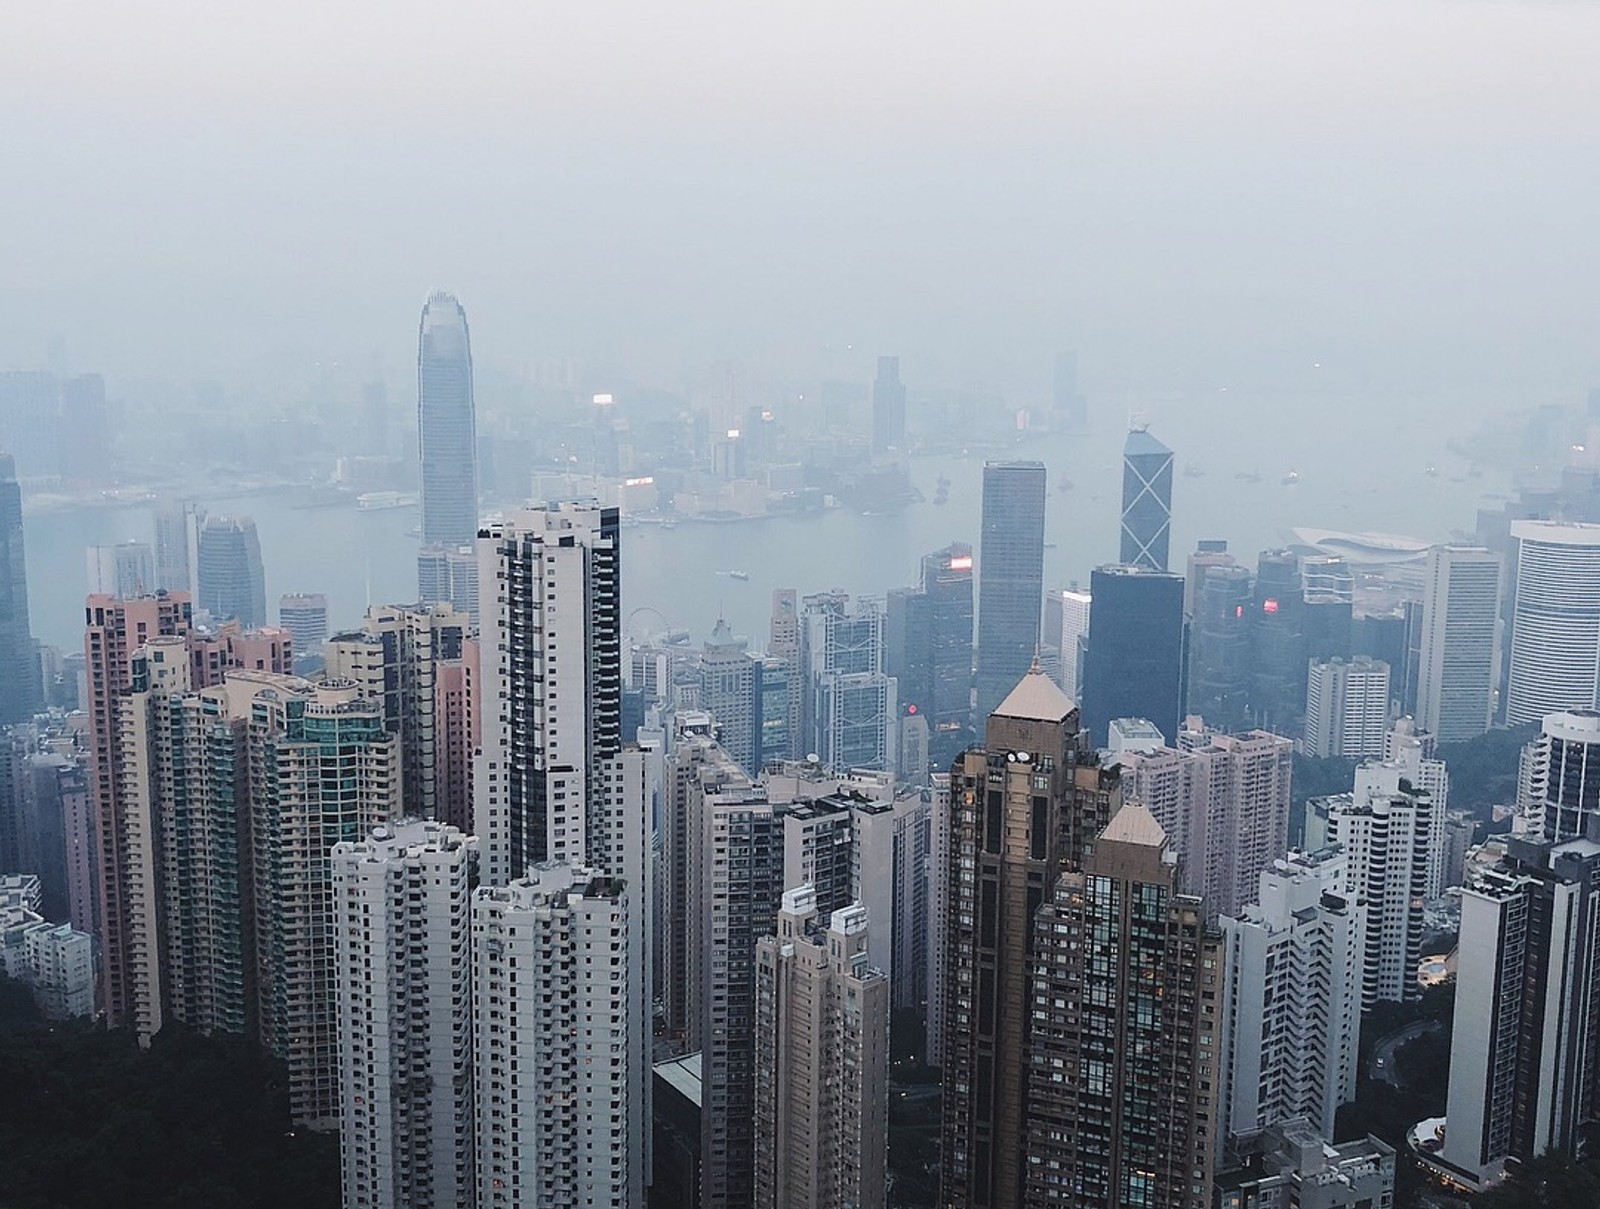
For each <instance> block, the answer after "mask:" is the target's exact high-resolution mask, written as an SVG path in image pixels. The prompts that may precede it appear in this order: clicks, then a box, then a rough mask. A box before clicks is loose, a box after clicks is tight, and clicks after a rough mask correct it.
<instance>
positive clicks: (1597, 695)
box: [1504, 521, 1600, 726]
mask: <svg viewBox="0 0 1600 1209" xmlns="http://www.w3.org/2000/svg"><path fill="white" fill-rule="evenodd" d="M1511 536H1512V537H1513V538H1514V539H1516V581H1515V582H1516V587H1515V591H1514V593H1513V596H1512V606H1511V619H1510V624H1511V659H1510V664H1509V666H1508V669H1507V673H1506V700H1505V706H1504V708H1505V718H1506V722H1507V724H1509V725H1511V726H1522V725H1525V724H1526V723H1529V722H1537V721H1539V719H1541V718H1543V717H1544V716H1545V715H1546V714H1553V713H1559V712H1561V711H1562V710H1574V709H1595V708H1597V707H1600V525H1582V524H1565V523H1561V522H1557V521H1514V522H1512V525H1511Z"/></svg>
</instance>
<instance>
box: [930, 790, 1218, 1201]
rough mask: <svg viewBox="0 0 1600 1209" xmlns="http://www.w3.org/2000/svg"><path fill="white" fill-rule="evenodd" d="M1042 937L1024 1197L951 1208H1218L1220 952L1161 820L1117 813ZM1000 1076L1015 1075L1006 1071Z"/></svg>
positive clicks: (1044, 923)
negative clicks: (1183, 885)
mask: <svg viewBox="0 0 1600 1209" xmlns="http://www.w3.org/2000/svg"><path fill="white" fill-rule="evenodd" d="M1033 931H1034V935H1035V937H1036V938H1037V939H1036V942H1035V948H1036V954H1035V959H1034V963H1033V965H1032V978H1031V990H1032V993H1033V998H1032V1009H1033V1010H1032V1016H1033V1019H1032V1022H1031V1024H1030V1030H1031V1036H1030V1045H1029V1050H1028V1060H1027V1064H1026V1068H1025V1069H1026V1076H1025V1077H1026V1080H1027V1086H1028V1093H1027V1094H1028V1104H1027V1110H1028V1111H1027V1141H1026V1150H1025V1152H1024V1153H1025V1155H1026V1163H1027V1166H1026V1173H1025V1175H1024V1177H1023V1179H1024V1187H1025V1189H1026V1199H1025V1200H1022V1199H1012V1200H1000V1199H993V1200H979V1199H973V1200H971V1201H967V1202H959V1201H958V1202H953V1203H970V1204H984V1205H988V1204H994V1205H1016V1204H1026V1205H1028V1206H1030V1207H1032V1206H1047V1205H1063V1206H1065V1205H1107V1206H1110V1205H1118V1206H1122V1205H1147V1206H1152V1207H1154V1209H1179V1207H1182V1209H1207V1207H1209V1206H1210V1205H1211V1192H1212V1167H1213V1164H1214V1162H1215V1158H1216V1145H1217V1133H1218V1131H1219V1130H1220V1129H1221V1128H1222V1123H1223V1122H1224V1121H1225V1119H1226V1115H1227V1114H1226V1112H1225V1111H1224V1108H1223V1106H1222V1103H1221V1101H1220V1098H1219V1096H1218V1092H1217V1087H1218V1065H1217V1064H1218V1054H1219V1050H1220V1046H1221V1040H1222V1036H1221V1030H1222V1022H1221V1019H1220V1017H1219V1016H1217V1015H1215V1014H1214V1013H1212V1012H1210V1011H1208V1010H1207V1009H1208V1008H1211V1007H1212V1006H1213V1005H1214V1004H1215V1003H1217V1002H1219V1001H1220V997H1221V993H1222V989H1223V988H1222V976H1223V953H1222V946H1221V943H1220V939H1219V938H1218V937H1217V936H1216V934H1215V933H1213V932H1212V931H1210V930H1209V929H1208V928H1207V927H1206V922H1205V908H1204V907H1203V905H1202V904H1201V902H1200V900H1199V899H1197V898H1194V897H1193V896H1190V895H1185V894H1183V893H1181V892H1180V891H1179V889H1178V885H1177V862H1176V861H1175V860H1174V859H1173V857H1172V855H1171V853H1170V851H1169V849H1168V848H1167V845H1166V837H1165V836H1164V835H1163V833H1162V831H1161V827H1160V825H1159V824H1158V823H1157V822H1156V821H1155V819H1154V817H1152V816H1151V814H1150V812H1149V811H1148V810H1146V809H1145V808H1144V807H1143V806H1141V805H1139V804H1138V803H1137V802H1128V803H1126V804H1124V805H1123V807H1122V808H1121V809H1120V810H1119V811H1117V813H1116V814H1115V815H1114V816H1113V817H1112V819H1111V821H1110V823H1108V824H1107V825H1106V827H1105V828H1104V830H1102V831H1101V832H1100V835H1099V837H1098V838H1097V839H1095V841H1094V843H1093V845H1092V847H1091V849H1090V851H1089V853H1088V855H1087V856H1086V857H1085V859H1084V861H1083V865H1082V868H1081V869H1072V870H1069V871H1067V872H1066V873H1063V874H1062V875H1061V876H1060V877H1058V878H1057V879H1056V880H1055V883H1054V885H1053V886H1052V887H1051V888H1049V889H1047V890H1045V891H1044V904H1043V906H1042V907H1041V908H1040V909H1039V911H1038V913H1037V915H1036V917H1035V923H1034V929H1033ZM978 1074H979V1076H980V1078H981V1077H982V1076H983V1075H984V1072H983V1071H981V1070H980V1071H979V1072H978ZM990 1077H992V1078H993V1079H995V1080H996V1081H997V1082H998V1083H1000V1084H1002V1085H1003V1084H1004V1082H1005V1081H1007V1080H1008V1079H1009V1078H1010V1077H1011V1076H1010V1075H1009V1073H1006V1072H1002V1070H1001V1069H1000V1067H999V1063H998V1061H997V1063H996V1067H995V1070H994V1072H993V1074H992V1076H990ZM978 1142H979V1139H978V1138H976V1137H975V1138H974V1139H973V1145H974V1150H975V1151H976V1149H977V1145H978ZM945 1161H946V1162H948V1161H949V1159H948V1157H947V1158H946V1160H945ZM1011 1161H1012V1162H1014V1161H1015V1160H1011ZM990 1162H991V1163H992V1164H993V1165H994V1166H995V1167H996V1168H1001V1169H1003V1166H1004V1165H1006V1164H1007V1160H1006V1159H1005V1158H1002V1156H1000V1155H999V1154H993V1155H992V1156H991V1158H990Z"/></svg>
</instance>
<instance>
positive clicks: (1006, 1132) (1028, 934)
mask: <svg viewBox="0 0 1600 1209" xmlns="http://www.w3.org/2000/svg"><path fill="white" fill-rule="evenodd" d="M1118 801H1119V795H1118V782H1117V773H1116V770H1115V769H1102V768H1100V767H1099V766H1098V764H1097V762H1096V757H1095V755H1094V752H1093V750H1092V749H1091V748H1090V747H1089V744H1088V735H1087V734H1085V733H1084V732H1082V731H1081V730H1080V729H1079V727H1078V711H1077V708H1076V707H1075V706H1074V705H1073V704H1072V702H1071V701H1069V700H1067V698H1066V696H1065V695H1064V694H1063V693H1062V692H1061V690H1060V689H1059V688H1058V687H1057V686H1056V685H1055V683H1054V682H1053V681H1052V680H1051V679H1050V678H1049V677H1048V676H1046V675H1045V674H1044V672H1043V670H1041V669H1040V667H1039V665H1038V664H1037V662H1036V663H1035V664H1034V666H1033V669H1032V670H1031V671H1029V672H1028V673H1026V674H1025V675H1024V676H1023V677H1022V678H1021V679H1020V681H1019V682H1018V683H1017V684H1016V686H1015V687H1014V688H1013V689H1012V691H1011V693H1010V694H1009V695H1008V696H1007V697H1006V698H1005V700H1004V701H1002V702H1001V703H1000V705H999V708H998V709H997V710H996V711H995V712H994V713H993V714H992V715H991V716H990V718H989V722H988V729H987V734H986V738H985V743H984V747H983V749H981V750H974V751H968V752H966V753H965V754H963V755H962V756H961V757H960V759H958V760H957V761H956V763H955V766H954V767H953V768H952V769H951V772H950V805H949V811H948V816H949V817H948V826H949V834H948V836H945V837H940V841H939V843H938V845H937V847H938V851H939V852H940V853H941V854H942V855H943V858H944V863H943V866H942V867H941V868H940V869H939V870H938V871H937V873H936V874H935V877H936V878H937V879H938V880H939V881H940V882H941V883H942V884H943V887H944V890H943V906H944V927H943V940H944V944H943V955H942V961H943V962H944V966H945V969H944V976H943V980H942V981H943V989H942V994H943V999H944V1002H943V1004H942V1005H941V1010H940V1013H939V1016H940V1022H941V1023H940V1033H941V1044H942V1049H943V1054H942V1058H943V1069H944V1114H943V1125H942V1145H941V1153H942V1159H941V1168H940V1204H942V1205H945V1206H949V1207H952V1209H953V1207H965V1206H993V1207H994V1209H1000V1207H1001V1206H1006V1207H1010V1206H1015V1205H1021V1204H1022V1203H1023V1196H1024V1189H1025V1187H1026V1180H1027V1167H1028V1162H1027V1159H1028V1153H1029V1141H1030V1128H1031V1123H1032V1122H1034V1121H1037V1120H1043V1118H1042V1117H1041V1116H1040V1110H1041V1107H1042V1105H1041V1103H1040V1102H1039V1099H1038V1097H1039V1094H1040V1093H1039V1089H1038V1088H1037V1087H1035V1086H1034V1085H1033V1084H1031V1083H1030V1082H1029V1079H1028V1071H1029V1069H1030V1067H1031V1065H1032V1063H1033V1061H1034V1054H1035V1052H1036V1051H1035V1048H1034V1028H1035V1025H1034V1020H1035V1015H1034V1011H1033V1003H1034V993H1035V992H1034V988H1033V987H1032V985H1031V980H1032V977H1033V972H1034V969H1035V966H1036V963H1037V962H1038V961H1039V960H1041V954H1040V948H1039V947H1038V946H1037V944H1036V943H1035V942H1036V941H1038V940H1040V939H1042V938H1043V936H1044V933H1045V932H1046V931H1047V930H1048V929H1045V928H1034V927H1029V926H1028V925H1027V921H1028V920H1029V919H1030V918H1031V917H1032V916H1033V914H1034V912H1035V911H1037V910H1038V909H1039V907H1040V906H1041V905H1042V904H1043V903H1044V902H1046V901H1048V898H1049V895H1050V894H1051V891H1052V889H1053V887H1054V886H1055V884H1056V882H1057V879H1058V878H1059V877H1060V876H1061V875H1062V874H1063V872H1064V871H1066V870H1067V869H1069V868H1072V867H1075V866H1076V864H1077V863H1078V862H1079V861H1081V859H1082V857H1083V854H1084V851H1085V849H1086V847H1087V846H1088V844H1089V843H1090V841H1091V840H1093V838H1094V837H1095V836H1096V835H1097V834H1098V833H1099V832H1100V830H1101V828H1103V827H1104V826H1105V824H1106V822H1107V821H1108V820H1109V819H1110V818H1111V816H1112V814H1113V812H1114V811H1115V810H1116V808H1117V803H1118ZM1147 817H1148V816H1147ZM938 826H939V824H938V823H936V824H935V827H936V829H937V828H938ZM1076 999H1077V996H1074V1001H1076Z"/></svg>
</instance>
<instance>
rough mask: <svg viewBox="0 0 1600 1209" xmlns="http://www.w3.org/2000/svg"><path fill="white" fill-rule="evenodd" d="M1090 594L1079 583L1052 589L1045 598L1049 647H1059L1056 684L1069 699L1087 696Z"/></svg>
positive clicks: (1045, 642) (1047, 643)
mask: <svg viewBox="0 0 1600 1209" xmlns="http://www.w3.org/2000/svg"><path fill="white" fill-rule="evenodd" d="M1090 605H1091V598H1090V596H1089V593H1087V592H1083V591H1080V590H1079V589H1078V586H1077V584H1073V585H1072V587H1070V588H1062V589H1061V590H1059V591H1052V592H1051V593H1050V594H1049V595H1048V596H1046V597H1045V600H1044V628H1045V641H1044V645H1045V646H1046V647H1051V646H1053V647H1055V649H1056V683H1057V684H1059V685H1060V686H1061V691H1062V692H1064V693H1065V694H1066V695H1067V697H1068V699H1069V700H1072V701H1081V700H1082V699H1083V646H1084V643H1085V641H1086V640H1087V639H1088V637H1089V611H1090Z"/></svg>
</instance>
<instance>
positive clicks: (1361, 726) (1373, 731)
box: [1305, 656, 1389, 760]
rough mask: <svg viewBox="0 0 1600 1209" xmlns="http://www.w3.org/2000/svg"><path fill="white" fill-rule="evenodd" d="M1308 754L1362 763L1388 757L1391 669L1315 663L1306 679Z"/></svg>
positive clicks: (1352, 662)
mask: <svg viewBox="0 0 1600 1209" xmlns="http://www.w3.org/2000/svg"><path fill="white" fill-rule="evenodd" d="M1305 717H1306V727H1305V748H1306V751H1307V752H1308V753H1309V754H1311V755H1313V756H1317V757H1319V758H1327V757H1329V756H1337V757H1340V758H1342V759H1346V760H1363V759H1367V758H1368V757H1377V756H1382V755H1383V738H1384V735H1386V734H1387V733H1388V730H1389V665H1388V664H1387V663H1380V662H1379V661H1377V660H1375V659H1369V658H1367V657H1366V656H1361V657H1360V658H1357V659H1326V660H1318V659H1313V660H1312V661H1311V662H1310V664H1309V665H1308V671H1307V675H1306V713H1305Z"/></svg>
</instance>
